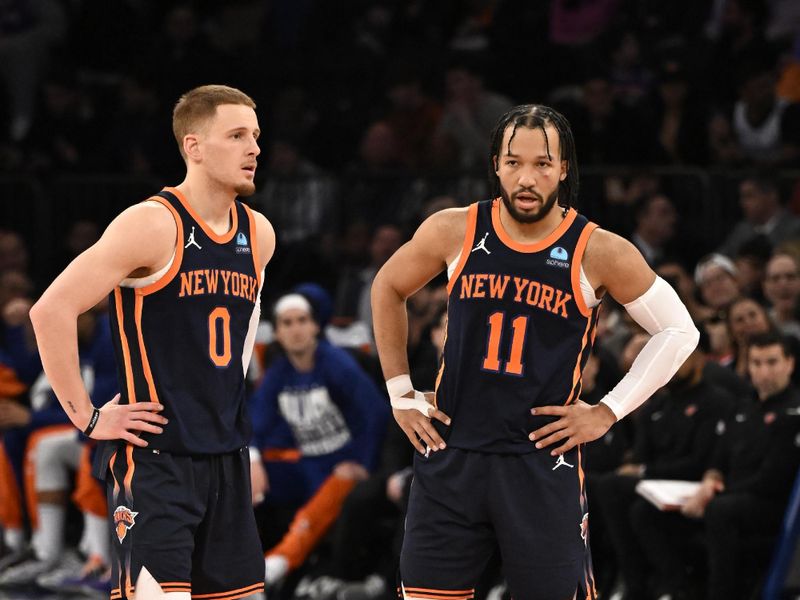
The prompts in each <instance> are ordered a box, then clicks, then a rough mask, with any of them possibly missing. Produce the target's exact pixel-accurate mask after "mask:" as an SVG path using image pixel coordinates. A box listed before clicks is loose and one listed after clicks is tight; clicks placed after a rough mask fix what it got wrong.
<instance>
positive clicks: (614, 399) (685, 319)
mask: <svg viewBox="0 0 800 600" xmlns="http://www.w3.org/2000/svg"><path fill="white" fill-rule="evenodd" d="M625 310H627V311H628V314H629V315H630V316H631V317H632V318H633V320H634V321H636V322H637V323H638V324H639V325H641V326H642V327H643V328H644V330H645V331H647V333H649V334H650V335H651V336H653V337H651V338H650V340H649V341H648V342H647V344H645V346H644V348H642V351H641V352H640V353H639V356H637V357H636V360H634V361H633V365H632V366H631V370H630V371H628V372H627V373H626V374H625V377H623V378H622V381H620V382H619V383H618V384H617V385H616V386H615V387H614V389H613V390H611V391H610V392H609V393H608V394H606V396H605V397H604V398H603V399H602V400H601V402H603V403H604V404H606V405H607V406H608V407H609V408H610V409H611V410H612V412H613V413H614V414H615V415H616V417H617V419H618V420H619V419H621V418H622V417H624V416H625V415H627V414H628V413H630V412H632V411H633V410H634V409H635V408H637V407H638V406H639V405H640V404H642V403H643V402H644V401H645V400H647V399H648V398H649V397H650V396H651V395H652V394H653V393H654V392H655V391H656V390H657V389H658V388H660V387H661V386H663V385H664V384H665V383H667V382H668V381H669V380H670V379H671V378H672V376H673V375H674V374H675V371H677V370H678V367H680V366H681V365H682V364H683V361H685V360H686V359H687V358H688V356H689V355H690V354H691V353H692V351H693V350H694V349H695V347H696V346H697V342H698V341H699V340H700V332H699V331H697V328H696V327H695V326H694V323H693V322H692V318H691V316H689V311H687V310H686V307H685V306H684V305H683V302H681V300H680V298H678V294H677V293H676V292H675V290H674V289H672V287H671V286H670V285H669V284H668V283H667V282H666V281H664V280H663V279H661V277H656V280H655V282H653V285H651V286H650V289H648V290H647V291H646V292H645V293H644V294H642V295H641V296H639V297H638V298H636V300H633V301H632V302H629V303H628V304H626V305H625Z"/></svg>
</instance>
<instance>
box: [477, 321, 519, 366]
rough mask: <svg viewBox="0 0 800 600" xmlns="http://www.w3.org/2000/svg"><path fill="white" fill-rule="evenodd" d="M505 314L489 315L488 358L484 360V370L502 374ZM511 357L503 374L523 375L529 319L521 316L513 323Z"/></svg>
mask: <svg viewBox="0 0 800 600" xmlns="http://www.w3.org/2000/svg"><path fill="white" fill-rule="evenodd" d="M505 316H506V315H505V313H504V312H500V311H498V312H494V313H492V314H491V315H489V337H488V341H487V345H486V346H487V347H486V357H485V358H484V359H483V369H484V370H485V371H494V372H495V373H500V372H501V370H500V342H501V341H502V340H503V321H504V320H505ZM511 329H512V334H511V355H510V356H509V359H508V360H507V361H506V362H505V364H504V365H503V370H502V373H506V374H507V375H518V376H519V375H522V373H523V372H524V370H525V366H524V365H523V364H522V349H523V348H524V346H525V332H526V331H527V330H528V317H527V316H525V315H520V316H519V317H515V318H514V320H513V321H511Z"/></svg>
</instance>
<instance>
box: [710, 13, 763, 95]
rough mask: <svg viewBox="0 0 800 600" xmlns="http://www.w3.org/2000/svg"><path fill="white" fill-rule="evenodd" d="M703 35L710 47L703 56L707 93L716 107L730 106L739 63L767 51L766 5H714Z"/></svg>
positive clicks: (738, 71)
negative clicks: (705, 33)
mask: <svg viewBox="0 0 800 600" xmlns="http://www.w3.org/2000/svg"><path fill="white" fill-rule="evenodd" d="M714 8H715V10H714V11H713V13H712V16H711V19H710V21H709V23H708V26H707V29H706V32H707V34H708V36H709V37H710V38H711V41H712V46H711V48H709V50H708V52H707V53H706V56H707V57H708V64H706V65H704V67H705V68H704V69H703V71H704V72H705V73H706V74H707V78H708V85H707V91H708V93H709V95H710V96H711V97H712V98H713V99H714V102H715V104H717V105H719V106H728V105H730V104H733V102H734V101H735V99H736V93H737V91H736V83H737V77H738V76H739V73H740V68H741V65H742V63H744V62H745V61H746V60H747V59H748V58H749V57H752V56H757V55H759V54H762V53H764V52H765V51H766V49H767V44H766V41H765V40H764V34H763V26H764V19H765V17H766V13H765V4H764V2H761V1H759V0H755V1H754V0H726V1H725V2H720V3H715V7H714Z"/></svg>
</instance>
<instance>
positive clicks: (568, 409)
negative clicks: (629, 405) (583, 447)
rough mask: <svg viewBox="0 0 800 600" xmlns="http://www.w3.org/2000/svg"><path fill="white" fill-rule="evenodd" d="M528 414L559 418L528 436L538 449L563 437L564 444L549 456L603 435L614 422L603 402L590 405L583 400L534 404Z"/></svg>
mask: <svg viewBox="0 0 800 600" xmlns="http://www.w3.org/2000/svg"><path fill="white" fill-rule="evenodd" d="M531 414H534V415H537V416H539V415H552V416H555V417H560V418H559V419H558V420H556V421H553V422H552V423H550V424H548V425H545V426H544V427H540V428H539V429H537V430H536V431H534V432H532V433H531V434H530V435H529V436H528V437H529V438H530V440H531V441H533V442H536V447H537V448H545V447H547V446H550V445H551V444H555V443H556V442H560V441H562V440H564V443H563V444H561V445H560V446H559V447H557V448H554V449H553V450H551V451H550V455H551V456H557V455H558V454H564V452H566V451H567V450H570V449H572V448H574V447H575V446H577V445H578V444H584V443H586V442H591V441H593V440H596V439H597V438H599V437H602V436H603V435H605V433H606V432H607V431H608V430H609V429H611V426H612V425H613V424H614V423H616V422H617V418H616V416H614V413H613V412H611V409H610V408H608V407H607V406H606V405H605V404H603V403H602V402H601V403H600V404H597V405H596V406H592V405H591V404H586V402H584V401H583V400H578V401H577V402H575V403H573V404H570V405H569V406H537V407H536V408H532V409H531Z"/></svg>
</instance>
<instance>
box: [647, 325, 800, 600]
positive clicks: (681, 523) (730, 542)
mask: <svg viewBox="0 0 800 600" xmlns="http://www.w3.org/2000/svg"><path fill="white" fill-rule="evenodd" d="M748 369H749V373H750V379H751V382H752V384H753V387H754V388H755V392H756V393H755V396H756V400H755V401H754V400H753V399H749V398H748V399H743V400H742V401H741V402H740V403H739V404H738V405H737V407H736V410H735V411H734V413H733V415H732V417H731V418H729V419H727V420H723V421H720V422H719V424H718V426H717V428H716V433H717V445H716V450H715V453H714V456H713V458H712V460H711V462H710V464H709V468H708V469H707V470H706V471H705V473H704V474H703V477H702V483H701V486H700V489H699V491H698V492H697V494H696V495H695V496H693V497H692V498H691V499H690V500H689V501H688V502H687V503H686V504H685V505H684V506H683V508H682V509H681V512H680V514H678V513H659V512H658V511H657V510H656V509H655V508H653V507H649V506H648V507H644V508H645V510H641V511H637V512H636V513H635V514H634V515H633V523H634V530H635V531H636V532H637V534H638V538H639V541H640V543H641V545H642V547H643V548H644V549H645V551H646V554H647V558H648V560H649V562H650V563H651V564H652V565H653V566H654V567H655V568H657V569H658V570H659V572H660V573H661V574H662V577H663V579H664V581H665V582H666V583H667V585H665V587H664V589H663V590H662V591H664V592H669V593H671V594H672V596H673V598H679V597H681V594H682V593H683V592H684V591H685V588H686V581H685V574H686V570H685V568H684V564H683V556H684V555H685V552H684V550H685V548H686V546H687V541H688V540H690V539H691V538H692V536H694V535H695V534H696V533H697V531H698V530H700V529H701V528H702V531H703V537H704V538H705V540H704V541H705V547H706V552H707V558H708V589H707V593H706V595H705V596H704V597H705V598H707V599H709V600H717V599H721V598H725V599H726V600H734V599H736V598H745V597H749V596H748V593H749V591H750V590H749V589H748V586H747V585H746V583H747V582H746V581H745V574H747V571H748V568H752V567H753V566H754V564H756V566H757V561H756V560H754V559H757V558H758V556H757V555H756V554H755V552H756V550H757V549H758V547H760V546H763V544H762V542H763V541H764V540H766V541H768V542H770V541H774V539H775V537H776V535H777V532H778V530H779V527H780V523H781V518H782V517H783V513H784V511H785V509H786V504H787V502H788V498H789V494H790V493H791V489H792V484H793V483H794V480H795V477H796V475H797V471H798V467H800V418H798V417H800V391H798V390H797V389H796V388H795V387H793V386H792V384H791V375H792V371H793V370H794V358H793V356H792V355H791V354H790V352H789V348H788V346H787V343H786V340H785V338H783V337H782V336H781V335H780V334H777V333H766V334H759V335H757V336H754V337H753V338H752V339H751V342H750V348H749V351H748ZM687 517H688V518H687Z"/></svg>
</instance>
